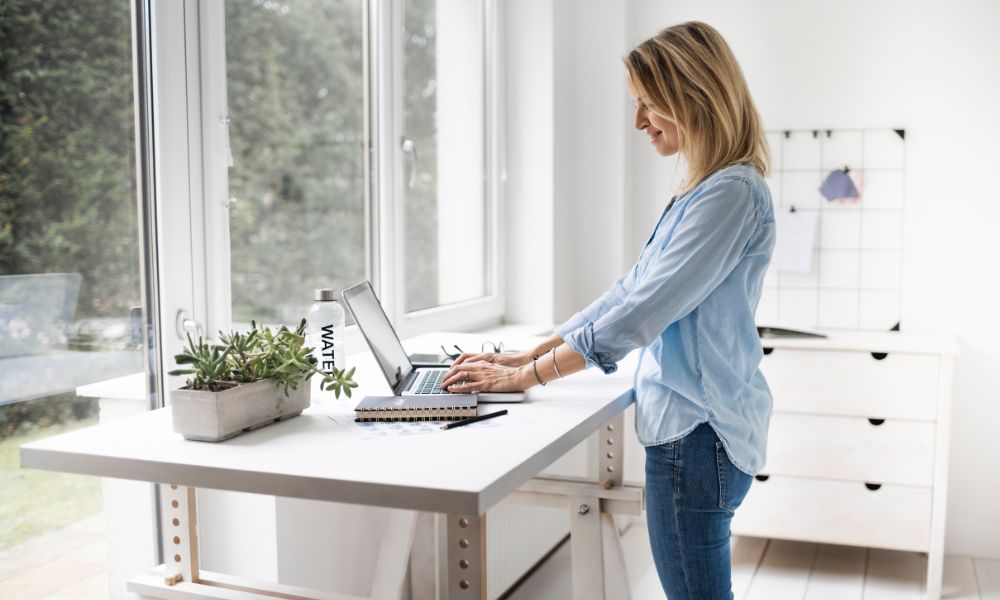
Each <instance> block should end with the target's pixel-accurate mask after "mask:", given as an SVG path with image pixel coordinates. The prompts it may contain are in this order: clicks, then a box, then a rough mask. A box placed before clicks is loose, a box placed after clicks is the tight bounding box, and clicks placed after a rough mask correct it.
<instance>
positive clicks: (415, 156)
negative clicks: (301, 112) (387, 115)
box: [403, 0, 489, 311]
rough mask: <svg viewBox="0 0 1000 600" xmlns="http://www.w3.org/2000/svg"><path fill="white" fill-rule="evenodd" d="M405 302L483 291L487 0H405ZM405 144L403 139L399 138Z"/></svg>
mask: <svg viewBox="0 0 1000 600" xmlns="http://www.w3.org/2000/svg"><path fill="white" fill-rule="evenodd" d="M404 2H405V19H404V22H405V32H404V39H403V48H404V90H403V93H404V97H403V132H404V138H405V139H407V140H410V142H412V148H414V149H415V152H405V153H404V160H405V163H404V165H403V168H404V175H405V177H404V180H405V182H406V183H405V191H406V203H405V211H404V213H405V219H406V236H405V240H404V242H405V252H406V310H407V311H413V310H419V309H422V308H428V307H432V306H438V305H441V304H448V303H451V302H457V301H461V300H468V299H471V298H477V297H481V296H484V295H486V294H487V293H488V291H489V290H488V285H487V282H486V279H487V270H486V264H487V258H488V257H487V248H488V247H489V245H488V243H487V233H488V232H487V226H486V214H487V211H486V206H487V204H486V194H485V189H486V178H485V165H486V160H485V157H486V153H485V149H486V138H485V120H484V114H485V104H484V81H485V79H484V64H485V60H484V43H483V29H484V28H483V7H482V4H481V3H480V2H476V1H469V0H404ZM404 150H405V148H404Z"/></svg>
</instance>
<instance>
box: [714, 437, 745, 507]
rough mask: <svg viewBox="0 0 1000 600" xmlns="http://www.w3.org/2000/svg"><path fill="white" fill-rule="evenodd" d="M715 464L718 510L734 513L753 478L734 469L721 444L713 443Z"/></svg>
mask: <svg viewBox="0 0 1000 600" xmlns="http://www.w3.org/2000/svg"><path fill="white" fill-rule="evenodd" d="M715 464H716V468H717V469H718V472H719V508H721V509H722V510H725V511H728V512H731V513H732V512H736V509H737V508H739V507H740V504H742V503H743V498H745V497H746V495H747V492H748V491H750V483H751V482H752V481H753V477H751V476H749V475H747V474H746V473H744V472H743V471H740V470H739V469H737V468H736V466H735V465H734V464H733V462H732V461H731V460H729V455H728V454H726V448H725V446H723V445H722V442H715Z"/></svg>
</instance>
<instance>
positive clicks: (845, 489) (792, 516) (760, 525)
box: [732, 475, 931, 552]
mask: <svg viewBox="0 0 1000 600" xmlns="http://www.w3.org/2000/svg"><path fill="white" fill-rule="evenodd" d="M930 523H931V490H930V488H923V487H910V486H901V485H891V484H885V485H882V486H881V487H879V488H878V489H877V490H870V489H868V488H867V487H866V486H865V484H863V483H854V482H845V481H827V480H822V479H806V478H796V477H783V476H778V475H773V476H770V477H768V479H767V481H758V480H754V482H753V485H752V486H751V487H750V492H749V493H748V494H747V497H746V499H745V500H744V501H743V505H742V506H741V507H740V508H739V509H738V510H737V511H736V516H735V517H734V518H733V522H732V529H733V533H734V534H737V535H752V536H758V537H771V538H784V539H791V540H807V541H813V542H823V543H828V544H848V545H852V546H871V547H875V548H891V549H896V550H910V551H914V552H925V551H927V548H928V543H929V540H930Z"/></svg>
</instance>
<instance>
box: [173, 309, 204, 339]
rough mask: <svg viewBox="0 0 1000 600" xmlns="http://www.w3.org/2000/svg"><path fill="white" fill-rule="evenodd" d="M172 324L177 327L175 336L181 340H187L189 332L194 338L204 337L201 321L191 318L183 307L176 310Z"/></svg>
mask: <svg viewBox="0 0 1000 600" xmlns="http://www.w3.org/2000/svg"><path fill="white" fill-rule="evenodd" d="M174 326H175V327H176V328H177V337H178V338H180V340H181V341H185V340H187V336H188V335H189V334H190V335H191V337H192V338H193V339H195V340H198V339H201V338H203V337H204V330H203V329H202V327H201V323H199V322H198V321H195V320H194V319H192V318H191V317H190V316H189V315H188V314H187V311H186V310H184V309H183V308H182V309H180V310H178V311H177V316H176V317H175V320H174Z"/></svg>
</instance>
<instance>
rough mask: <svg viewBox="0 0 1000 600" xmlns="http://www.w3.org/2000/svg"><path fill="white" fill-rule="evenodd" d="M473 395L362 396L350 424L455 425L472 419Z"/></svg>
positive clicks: (474, 414) (473, 413)
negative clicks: (420, 422) (411, 422)
mask: <svg viewBox="0 0 1000 600" xmlns="http://www.w3.org/2000/svg"><path fill="white" fill-rule="evenodd" d="M478 405H479V404H478V402H477V401H476V396H475V394H440V395H434V396H365V398H364V400H362V401H361V402H359V403H358V405H357V407H355V409H354V420H355V421H358V422H367V421H456V420H458V419H468V418H469V417H474V416H476V408H477V407H478Z"/></svg>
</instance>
